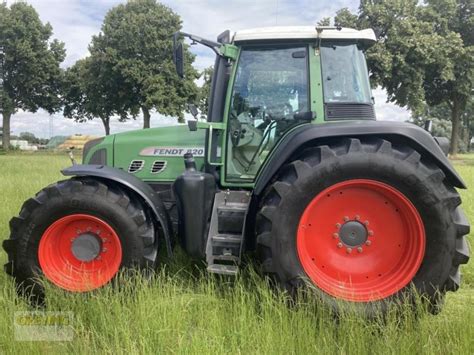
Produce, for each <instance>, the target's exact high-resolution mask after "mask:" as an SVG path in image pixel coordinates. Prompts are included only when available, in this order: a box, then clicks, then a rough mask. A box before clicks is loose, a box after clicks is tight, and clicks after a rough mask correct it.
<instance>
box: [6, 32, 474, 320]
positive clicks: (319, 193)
mask: <svg viewBox="0 0 474 355" xmlns="http://www.w3.org/2000/svg"><path fill="white" fill-rule="evenodd" d="M183 38H189V39H190V40H192V41H193V42H196V43H200V44H202V45H205V46H207V47H210V48H211V49H212V50H213V51H214V52H215V53H216V60H215V65H214V74H213V78H212V85H211V92H210V98H209V111H208V115H207V120H205V121H204V120H191V121H189V122H188V125H187V126H186V125H181V126H173V127H164V128H154V129H147V130H140V131H135V132H127V133H121V134H116V135H111V136H107V137H104V138H100V139H96V140H93V141H90V142H88V143H87V144H86V146H85V148H84V152H83V165H73V166H71V167H69V168H67V169H64V170H63V171H62V173H63V175H65V176H68V177H70V178H69V179H68V180H63V181H60V182H57V183H55V184H52V185H50V186H48V187H46V188H44V189H43V190H41V191H40V192H39V193H38V194H36V196H35V197H33V198H31V199H29V200H27V201H26V202H25V203H24V205H23V207H22V209H21V212H20V214H19V216H18V217H14V218H13V219H12V220H11V222H10V228H11V235H10V238H9V239H8V240H6V241H5V242H4V244H3V246H4V249H5V250H6V251H7V253H8V257H9V260H8V263H7V264H6V272H7V273H8V274H10V275H12V276H13V277H14V278H15V279H16V282H17V284H18V287H19V289H20V290H27V289H29V290H33V292H34V294H36V295H39V294H41V293H42V288H41V283H39V282H37V281H36V280H37V278H36V277H37V276H43V277H44V278H45V279H46V280H48V281H49V282H50V283H52V284H54V285H56V286H57V287H60V288H62V289H65V290H68V291H71V292H85V291H90V290H94V289H97V288H100V287H102V286H104V285H106V284H107V283H109V282H111V281H113V280H114V278H115V277H116V275H117V273H118V272H119V270H121V269H123V268H139V269H148V268H155V267H156V266H157V262H158V259H157V258H158V255H159V250H160V248H163V249H164V251H163V253H167V254H168V255H169V256H172V255H173V246H174V245H175V243H174V240H177V241H179V243H180V244H181V246H182V248H183V249H184V250H185V251H186V253H188V254H189V256H190V257H192V258H198V259H202V260H205V261H206V263H207V270H208V271H209V272H211V273H216V274H223V275H236V274H237V273H238V270H239V265H240V263H241V260H242V257H243V255H244V254H246V253H248V255H250V256H255V257H256V258H257V259H258V260H257V261H258V265H260V268H261V271H262V273H263V274H264V275H267V276H269V277H271V278H272V279H274V280H275V281H276V283H277V284H278V285H281V287H282V288H283V289H285V290H288V292H289V293H290V294H295V293H296V292H297V291H298V290H299V289H303V290H307V291H309V292H312V293H311V294H314V296H315V297H318V298H320V299H321V300H322V302H323V303H324V304H326V305H327V307H329V308H335V309H338V307H339V306H338V305H341V304H342V305H348V306H351V307H352V306H354V307H356V308H358V309H360V310H361V312H365V313H367V312H372V310H374V309H381V310H382V311H383V310H386V309H387V305H389V304H393V303H398V302H399V301H402V300H403V301H405V302H406V301H407V300H408V302H412V300H413V299H414V297H412V296H414V295H415V294H417V295H421V296H422V298H423V299H424V300H426V301H427V302H429V304H430V305H432V306H434V307H432V309H437V308H438V306H439V305H440V304H441V303H442V302H441V301H442V300H443V296H444V295H445V293H446V292H447V291H456V290H457V289H458V287H459V285H460V271H459V269H460V265H462V264H465V263H467V262H468V259H469V247H468V244H467V241H466V237H465V236H466V235H467V234H468V233H469V223H468V221H467V219H466V217H465V214H464V213H463V210H462V209H461V207H460V204H461V199H460V197H459V194H458V193H457V192H456V188H466V186H465V184H464V182H463V181H462V179H461V177H460V176H459V175H458V174H457V172H456V171H455V170H454V169H453V167H452V166H451V164H450V162H449V161H448V159H447V158H446V152H445V148H446V142H445V141H443V140H442V139H438V138H434V137H432V136H431V134H430V133H429V132H428V131H427V130H424V129H422V128H419V127H417V126H415V125H413V124H409V123H402V122H377V121H376V120H375V112H374V104H373V98H372V95H371V90H370V85H369V78H368V71H367V66H366V61H365V57H364V50H365V49H366V48H367V47H368V46H370V45H371V44H373V43H374V42H375V35H374V32H373V31H372V30H370V29H368V30H362V31H357V30H353V29H348V28H340V27H271V28H260V29H256V30H245V31H240V32H236V33H235V34H231V33H230V32H229V31H226V32H224V33H222V34H221V35H220V36H219V37H218V39H217V41H216V42H214V41H210V40H205V39H203V38H200V37H197V36H194V35H191V34H187V33H177V34H175V36H174V38H173V40H174V48H173V51H174V61H175V64H176V70H177V74H178V75H179V76H181V77H182V76H183V57H184V56H183V41H182V40H183ZM183 160H184V161H183ZM183 163H184V169H183ZM183 170H184V172H183Z"/></svg>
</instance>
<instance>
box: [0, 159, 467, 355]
mask: <svg viewBox="0 0 474 355" xmlns="http://www.w3.org/2000/svg"><path fill="white" fill-rule="evenodd" d="M68 164H69V163H68V160H67V158H66V157H62V156H20V157H19V156H11V155H6V156H0V167H1V173H0V174H1V175H0V236H1V237H0V239H2V238H4V237H7V236H8V220H9V219H10V217H11V216H13V215H15V214H16V213H18V209H19V208H20V205H21V203H22V202H23V200H24V199H26V198H27V197H29V196H31V195H32V194H34V193H35V192H36V191H37V190H39V189H40V188H42V187H43V186H45V185H47V184H48V183H50V182H53V181H55V180H57V179H59V178H61V177H60V175H59V174H58V171H59V168H60V167H64V166H67V165H68ZM458 168H459V172H460V173H461V174H462V175H463V177H464V178H465V179H466V181H467V183H468V184H469V185H472V186H474V167H472V166H469V165H467V164H464V165H459V167H458ZM462 194H463V200H464V208H465V210H466V212H467V213H468V214H469V215H470V216H471V220H474V218H472V217H474V193H473V192H472V191H467V192H462ZM5 260H6V256H5V254H4V253H3V252H2V253H1V254H0V262H1V263H4V262H5ZM473 265H474V264H473V263H471V264H470V265H468V266H466V267H464V268H463V273H464V275H465V277H464V283H463V286H462V288H461V289H460V290H459V291H458V292H456V293H450V294H449V296H448V299H447V306H446V307H445V308H444V310H443V312H442V313H441V314H440V315H438V316H431V315H428V314H426V313H422V314H421V315H419V317H417V318H416V317H414V316H413V315H412V312H411V311H409V310H408V309H407V310H405V311H404V312H403V314H402V315H400V314H398V315H397V316H395V315H393V314H392V315H391V316H389V317H388V319H387V320H386V321H385V322H377V321H366V320H364V319H362V318H360V317H358V316H357V315H354V314H351V313H348V314H345V316H344V317H341V318H338V319H336V318H335V317H334V316H333V315H331V314H330V313H329V312H328V311H326V310H324V309H323V308H322V307H321V306H320V305H319V304H318V302H317V301H315V300H311V299H310V300H306V301H304V302H301V303H300V304H297V305H293V306H289V304H288V299H287V296H286V295H285V294H283V293H278V292H274V291H272V289H271V288H270V287H269V285H267V283H266V282H265V281H264V280H262V279H261V278H260V277H259V276H258V275H256V273H255V272H254V271H253V270H252V268H251V266H249V267H248V268H247V269H246V270H244V271H243V273H241V274H240V276H239V277H238V278H236V279H235V280H232V279H227V278H219V277H215V276H213V275H209V274H207V273H206V272H205V271H204V268H203V267H202V265H195V264H192V263H191V262H190V261H189V260H188V259H187V258H186V256H185V255H184V254H183V253H179V252H178V257H177V259H176V260H174V261H170V262H168V263H166V264H165V265H164V266H163V267H162V268H161V269H160V271H158V272H157V273H156V274H155V275H153V276H152V278H151V279H150V278H145V277H141V276H139V275H135V276H132V277H130V276H126V275H123V277H121V278H120V282H119V283H118V285H116V286H115V287H112V286H108V287H104V288H102V289H100V290H98V291H96V292H92V293H89V294H68V293H65V292H62V291H61V290H58V289H56V288H54V287H47V299H48V304H47V306H46V309H47V310H52V311H71V312H73V314H74V317H75V318H74V321H73V328H74V340H73V341H71V342H17V341H14V338H13V312H14V311H21V310H28V309H30V308H29V306H28V305H27V304H26V303H25V302H24V301H23V300H22V299H19V298H17V297H16V295H15V291H14V285H13V283H12V280H11V279H10V278H7V277H6V275H5V274H4V273H0V320H1V321H0V353H2V352H5V353H50V352H54V353H59V352H61V353H63V352H64V353H66V352H78V353H99V352H107V353H117V354H122V353H124V354H125V353H126V354H128V353H132V354H134V353H185V354H195V353H199V354H208V353H213V354H214V353H215V354H221V353H243V354H247V353H251V354H254V353H263V354H295V353H298V354H304V353H323V354H326V353H331V354H332V353H336V354H353V353H354V354H358V353H364V354H365V353H374V354H379V353H380V354H387V353H388V354H391V353H397V354H398V353H403V354H411V353H416V354H418V353H421V354H423V353H426V354H431V353H436V354H445V353H453V354H454V353H456V354H470V353H472V352H473V350H474V336H473V335H474V307H473V306H474V292H473V291H474V266H473Z"/></svg>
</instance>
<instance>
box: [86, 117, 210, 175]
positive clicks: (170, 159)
mask: <svg viewBox="0 0 474 355" xmlns="http://www.w3.org/2000/svg"><path fill="white" fill-rule="evenodd" d="M204 140H205V131H204V130H198V131H195V132H191V131H189V129H188V126H186V125H179V126H169V127H157V128H150V129H145V130H137V131H130V132H124V133H118V134H114V135H111V136H108V137H106V138H105V139H104V141H103V142H101V143H100V144H98V145H97V146H95V147H93V148H92V149H91V151H90V152H89V153H88V154H87V156H86V157H85V159H84V164H87V163H88V161H89V160H90V158H91V156H92V154H94V152H95V151H96V150H98V149H101V148H106V149H107V165H110V166H114V167H116V168H119V169H123V170H125V171H128V168H129V166H130V163H131V162H132V161H133V160H143V161H144V165H143V168H142V169H141V170H139V171H137V172H136V173H134V175H136V176H137V177H138V178H140V179H142V180H144V181H147V182H164V183H166V182H168V183H169V182H173V181H174V180H175V179H176V177H177V176H178V175H180V174H181V173H182V172H183V170H184V163H183V154H184V153H185V152H186V149H192V148H195V149H196V148H201V149H202V153H204ZM147 148H149V150H153V153H152V154H154V155H151V156H150V155H143V154H142V153H143V152H142V151H143V150H144V149H147ZM171 148H174V151H172V150H171ZM178 148H180V149H182V150H180V151H178V150H177V149H178ZM171 152H173V154H175V155H174V156H170V155H169V154H170V153H171ZM194 157H195V160H196V164H197V167H198V169H201V168H202V166H203V164H204V156H203V155H201V156H199V154H195V156H194ZM155 161H164V162H166V168H165V169H164V170H163V171H161V172H159V173H156V174H154V173H152V172H151V167H152V165H153V163H154V162H155Z"/></svg>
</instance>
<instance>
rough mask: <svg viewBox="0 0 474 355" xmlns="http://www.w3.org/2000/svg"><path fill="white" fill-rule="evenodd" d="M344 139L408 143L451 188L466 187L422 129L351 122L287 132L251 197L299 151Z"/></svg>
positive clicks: (260, 176) (370, 122) (402, 123)
mask: <svg viewBox="0 0 474 355" xmlns="http://www.w3.org/2000/svg"><path fill="white" fill-rule="evenodd" d="M346 137H351V138H357V137H378V138H384V139H387V140H389V141H391V142H392V143H397V142H399V143H401V144H407V145H409V146H411V147H412V148H413V149H415V150H417V151H418V152H419V153H420V154H422V156H423V155H424V156H429V157H430V158H431V159H433V161H434V163H435V164H437V165H438V166H439V168H440V169H441V170H442V171H443V172H444V173H445V174H446V177H447V179H448V181H449V182H450V183H451V184H452V185H453V186H456V187H459V188H463V189H465V188H466V184H465V183H464V181H463V180H462V178H461V177H460V176H459V174H458V173H457V172H456V170H454V168H453V166H452V165H451V163H450V162H449V160H448V158H447V157H446V156H445V155H444V153H443V151H442V149H441V148H440V146H439V144H438V143H437V142H436V141H435V139H434V138H433V137H432V136H431V135H430V134H429V133H428V132H426V131H425V130H424V129H422V128H420V127H418V126H416V125H414V124H411V123H406V122H388V121H385V122H384V121H351V122H334V123H326V124H322V125H314V124H304V125H301V126H299V127H297V128H295V129H294V130H293V131H291V132H289V133H288V134H287V135H286V136H285V137H283V139H282V140H281V141H280V142H279V144H278V145H277V146H276V147H275V149H273V151H272V153H271V154H270V157H269V158H268V160H267V162H266V164H265V165H264V166H263V167H262V170H261V171H260V173H259V175H258V178H257V181H256V183H255V190H254V194H255V195H256V196H259V195H260V194H261V193H262V191H263V190H264V189H265V187H266V186H267V184H268V183H269V181H270V180H271V179H272V178H273V176H275V174H276V173H277V172H278V170H279V169H280V167H281V166H282V165H283V164H284V163H286V162H288V161H289V160H290V159H291V158H292V157H294V156H295V155H297V154H298V152H301V149H302V148H305V147H309V146H311V145H315V144H324V141H327V140H328V139H335V138H346Z"/></svg>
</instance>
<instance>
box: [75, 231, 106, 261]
mask: <svg viewBox="0 0 474 355" xmlns="http://www.w3.org/2000/svg"><path fill="white" fill-rule="evenodd" d="M101 249H102V242H101V240H100V238H99V237H98V236H97V235H95V234H93V233H84V234H81V235H79V236H78V237H77V238H75V239H74V240H73V241H72V243H71V252H72V254H73V255H74V256H75V257H76V258H77V259H78V260H80V261H83V262H89V261H92V260H94V259H95V258H97V256H99V254H100V251H101Z"/></svg>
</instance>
